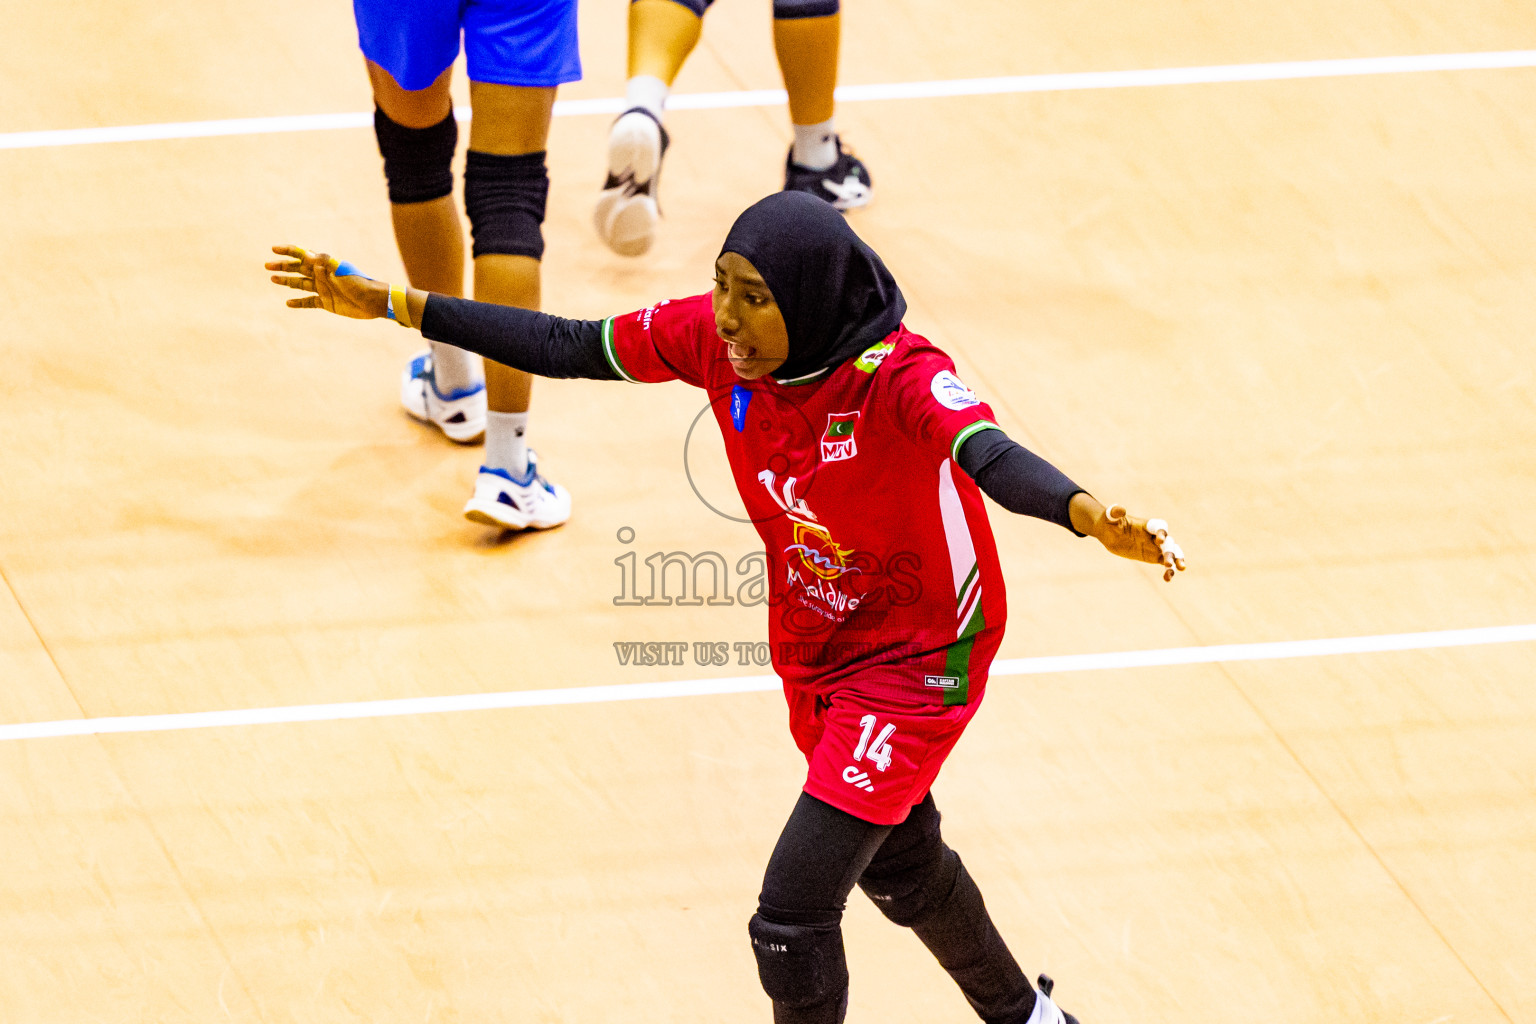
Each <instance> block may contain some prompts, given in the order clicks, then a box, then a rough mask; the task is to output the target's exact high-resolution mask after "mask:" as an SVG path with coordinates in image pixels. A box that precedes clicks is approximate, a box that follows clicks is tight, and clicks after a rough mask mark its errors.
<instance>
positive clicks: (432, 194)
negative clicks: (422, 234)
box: [373, 107, 459, 203]
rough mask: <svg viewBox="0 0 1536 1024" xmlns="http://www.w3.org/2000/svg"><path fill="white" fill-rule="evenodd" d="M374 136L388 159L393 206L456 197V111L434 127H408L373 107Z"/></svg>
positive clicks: (386, 177) (386, 172) (386, 175)
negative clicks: (454, 154)
mask: <svg viewBox="0 0 1536 1024" xmlns="http://www.w3.org/2000/svg"><path fill="white" fill-rule="evenodd" d="M373 134H374V135H375V137H377V138H378V140H379V154H380V155H381V156H383V157H384V180H385V181H387V182H388V183H389V201H390V202H392V203H425V202H430V201H431V200H433V199H441V198H442V197H443V196H447V195H452V194H453V167H452V165H453V148H454V147H455V146H456V145H458V142H459V123H458V122H457V121H455V120H454V119H453V111H451V110H450V111H449V112H448V116H447V117H445V118H443V119H442V120H441V121H439V122H438V123H437V124H435V125H433V126H432V127H430V128H407V127H406V126H405V125H403V124H398V123H396V122H394V121H391V120H390V119H389V115H387V114H385V113H384V111H382V110H380V109H379V108H378V107H374V108H373Z"/></svg>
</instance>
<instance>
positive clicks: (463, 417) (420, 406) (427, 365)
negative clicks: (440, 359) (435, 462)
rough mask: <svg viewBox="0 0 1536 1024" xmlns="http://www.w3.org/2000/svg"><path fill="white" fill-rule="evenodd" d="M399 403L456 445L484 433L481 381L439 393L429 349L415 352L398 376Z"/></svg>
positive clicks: (472, 442)
mask: <svg viewBox="0 0 1536 1024" xmlns="http://www.w3.org/2000/svg"><path fill="white" fill-rule="evenodd" d="M400 404H401V405H403V406H405V411H406V412H408V413H410V414H411V416H412V417H413V418H415V419H418V420H420V421H421V422H423V423H430V424H432V425H433V426H435V427H437V428H438V429H439V430H441V431H442V432H443V433H444V434H446V435H447V437H448V440H450V441H457V442H458V443H459V444H476V443H478V442H479V441H480V439H481V438H483V437H484V436H485V409H486V405H485V382H484V381H481V382H480V383H479V384H476V385H475V386H474V387H472V388H464V389H463V390H461V391H454V392H452V393H451V394H447V395H443V394H439V393H438V390H437V381H436V380H435V379H434V377H433V375H432V350H431V349H428V350H427V351H425V352H418V353H417V354H416V355H414V356H412V357H411V362H410V365H409V366H407V367H406V368H405V372H404V373H403V374H401V376H400Z"/></svg>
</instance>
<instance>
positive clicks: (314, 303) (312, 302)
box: [288, 295, 322, 309]
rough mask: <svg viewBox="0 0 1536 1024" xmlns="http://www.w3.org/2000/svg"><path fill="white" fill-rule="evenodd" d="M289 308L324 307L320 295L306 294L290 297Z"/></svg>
mask: <svg viewBox="0 0 1536 1024" xmlns="http://www.w3.org/2000/svg"><path fill="white" fill-rule="evenodd" d="M288 308H289V309H320V308H322V307H321V305H320V296H318V295H305V296H304V297H302V298H298V299H289V300H288Z"/></svg>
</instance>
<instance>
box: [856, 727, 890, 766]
mask: <svg viewBox="0 0 1536 1024" xmlns="http://www.w3.org/2000/svg"><path fill="white" fill-rule="evenodd" d="M875 724H876V723H875V716H874V715H865V716H864V717H863V718H861V719H859V726H860V727H861V728H862V729H863V732H862V733H860V735H859V745H858V746H856V747H854V748H853V759H854V760H855V761H862V760H864V757H865V755H868V756H869V760H870V762H871V763H872V764H874V766H875V767H876V768H878V769H880V770H881V771H885V770H886V769H887V768H889V767H890V766H891V745H890V743H889V742H887V741H888V740H889V739H890V738H891V737H892V736H894V735H896V726H895V724H894V723H890V722H887V723H886V726H885V728H884V729H881V730H880V735H878V736H875V738H874V742H873V743H871V742H870V737H871V736H874V735H875Z"/></svg>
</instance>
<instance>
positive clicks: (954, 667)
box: [944, 601, 987, 708]
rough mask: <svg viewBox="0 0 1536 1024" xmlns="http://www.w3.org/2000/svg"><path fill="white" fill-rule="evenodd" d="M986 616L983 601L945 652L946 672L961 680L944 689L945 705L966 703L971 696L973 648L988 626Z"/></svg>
mask: <svg viewBox="0 0 1536 1024" xmlns="http://www.w3.org/2000/svg"><path fill="white" fill-rule="evenodd" d="M986 625H987V620H986V616H984V615H982V614H981V602H980V601H977V602H976V610H975V611H974V612H972V613H971V619H970V621H969V622H967V623H966V624H965V628H964V629H962V630H961V631H960V638H959V639H958V640H956V641H955V642H954V643H952V644H950V645H949V647H948V648H947V649H946V651H945V654H944V674H945V675H947V676H952V677H953V678H955V679H958V680H960V685H959V686H956V687H952V688H951V689H948V690H945V691H944V706H945V707H947V708H948V707H954V706H955V705H956V704H964V703H966V702H967V701H969V700H970V697H971V648H972V647H974V646H975V644H976V634H977V633H980V632H981V631H982V630H983V629H985V628H986Z"/></svg>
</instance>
